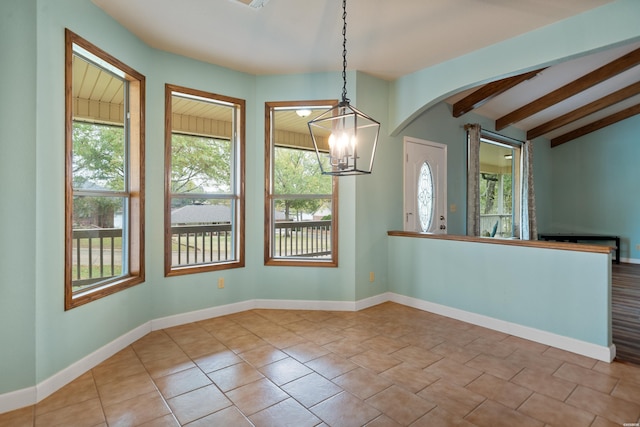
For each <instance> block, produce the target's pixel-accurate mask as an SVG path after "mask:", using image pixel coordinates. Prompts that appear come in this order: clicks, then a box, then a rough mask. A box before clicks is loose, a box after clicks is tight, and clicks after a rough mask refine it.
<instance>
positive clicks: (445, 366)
mask: <svg viewBox="0 0 640 427" xmlns="http://www.w3.org/2000/svg"><path fill="white" fill-rule="evenodd" d="M639 421H640V366H638V365H633V364H624V363H618V362H614V363H612V364H608V363H603V362H599V361H596V360H593V359H589V358H586V357H583V356H578V355H575V354H572V353H568V352H565V351H561V350H558V349H555V348H551V347H547V346H544V345H541V344H537V343H534V342H530V341H525V340H522V339H519V338H517V337H514V336H509V335H506V334H503V333H499V332H495V331H491V330H488V329H484V328H480V327H477V326H473V325H470V324H467V323H463V322H459V321H456V320H453V319H449V318H446V317H441V316H437V315H434V314H431V313H427V312H424V311H420V310H416V309H412V308H409V307H405V306H402V305H398V304H394V303H384V304H381V305H378V306H375V307H371V308H369V309H366V310H362V311H360V312H355V313H354V312H327V311H287V310H252V311H247V312H242V313H237V314H233V315H229V316H224V317H218V318H214V319H209V320H205V321H201V322H196V323H191V324H187V325H183V326H178V327H174V328H170V329H166V330H161V331H155V332H152V333H150V334H148V335H147V336H145V337H143V338H142V339H140V340H138V341H137V342H135V343H134V344H132V345H131V346H129V347H127V348H126V349H124V350H122V351H121V352H119V353H118V354H116V355H114V356H113V357H111V358H110V359H108V360H106V361H105V362H104V363H102V364H100V365H99V366H97V367H96V368H94V369H93V370H91V371H90V372H87V373H86V374H84V375H82V376H81V377H80V378H78V379H76V380H75V381H73V382H72V383H70V384H69V385H67V386H66V387H64V388H63V389H61V390H59V391H58V392H56V393H55V394H53V395H52V396H50V397H48V398H46V399H44V400H43V401H42V402H40V403H38V404H37V405H35V406H33V407H28V408H23V409H20V410H17V411H13V412H9V413H5V414H2V415H0V426H11V427H18V426H33V425H36V426H46V427H50V426H57V425H60V426H65V427H68V426H107V425H108V426H136V425H144V426H178V425H188V426H193V427H195V426H225V427H227V426H231V427H235V426H251V425H255V426H294V427H304V426H315V425H323V426H324V425H329V426H362V425H367V426H398V425H411V426H447V425H456V426H473V425H476V426H490V427H494V426H592V427H605V426H620V425H622V424H624V423H637V422H639Z"/></svg>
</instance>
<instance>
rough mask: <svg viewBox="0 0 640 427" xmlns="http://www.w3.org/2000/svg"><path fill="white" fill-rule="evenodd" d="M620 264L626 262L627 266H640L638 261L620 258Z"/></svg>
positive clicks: (639, 260)
mask: <svg viewBox="0 0 640 427" xmlns="http://www.w3.org/2000/svg"><path fill="white" fill-rule="evenodd" d="M620 262H626V263H627V264H640V259H635V258H620Z"/></svg>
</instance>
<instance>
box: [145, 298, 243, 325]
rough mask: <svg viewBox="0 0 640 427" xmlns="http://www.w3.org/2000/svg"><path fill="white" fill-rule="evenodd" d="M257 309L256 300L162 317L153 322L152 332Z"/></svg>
mask: <svg viewBox="0 0 640 427" xmlns="http://www.w3.org/2000/svg"><path fill="white" fill-rule="evenodd" d="M253 308H255V304H254V300H249V301H242V302H236V303H233V304H226V305H219V306H216V307H209V308H205V309H202V310H196V311H190V312H188V313H181V314H175V315H173V316H167V317H161V318H159V319H154V320H152V321H151V330H152V331H157V330H159V329H166V328H171V327H173V326H180V325H184V324H187V323H192V322H199V321H201V320H206V319H211V318H213V317H220V316H226V315H228V314H233V313H240V312H241V311H247V310H251V309H253Z"/></svg>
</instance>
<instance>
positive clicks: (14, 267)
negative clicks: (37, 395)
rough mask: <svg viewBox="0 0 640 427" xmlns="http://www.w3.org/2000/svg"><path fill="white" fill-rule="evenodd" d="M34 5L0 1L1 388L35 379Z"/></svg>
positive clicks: (25, 384) (15, 0)
mask: <svg viewBox="0 0 640 427" xmlns="http://www.w3.org/2000/svg"><path fill="white" fill-rule="evenodd" d="M35 10H36V8H35V2H33V1H32V2H23V1H21V0H11V1H8V2H7V1H5V2H2V4H0V58H2V60H1V61H2V62H1V63H0V67H1V69H2V72H1V73H0V74H1V75H2V78H0V93H2V94H3V97H2V98H3V102H1V103H0V129H2V137H0V200H1V201H0V224H1V225H2V238H0V254H1V256H0V275H1V278H0V342H2V345H1V346H0V393H2V392H6V391H12V390H19V389H22V388H24V387H28V386H31V385H33V384H34V382H35V372H34V370H33V367H34V365H35V296H36V293H35V287H34V286H33V284H34V283H35V280H36V271H35V269H34V268H33V258H34V257H33V251H34V248H35V247H36V246H37V235H38V230H36V221H35V218H36V194H35V191H34V190H35V181H36V158H35V152H36V146H35V140H36V127H35V126H34V112H35V108H36V85H35V84H34V82H35V79H36V21H35V19H34V18H33V17H34V16H35ZM18 41H19V42H18ZM5 64H12V66H11V67H7V66H6V65H5Z"/></svg>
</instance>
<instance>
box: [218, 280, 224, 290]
mask: <svg viewBox="0 0 640 427" xmlns="http://www.w3.org/2000/svg"><path fill="white" fill-rule="evenodd" d="M218 289H224V277H220V278H218Z"/></svg>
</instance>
